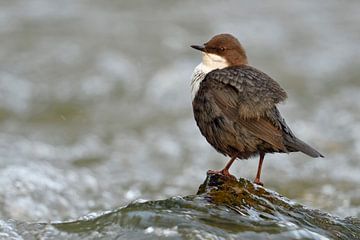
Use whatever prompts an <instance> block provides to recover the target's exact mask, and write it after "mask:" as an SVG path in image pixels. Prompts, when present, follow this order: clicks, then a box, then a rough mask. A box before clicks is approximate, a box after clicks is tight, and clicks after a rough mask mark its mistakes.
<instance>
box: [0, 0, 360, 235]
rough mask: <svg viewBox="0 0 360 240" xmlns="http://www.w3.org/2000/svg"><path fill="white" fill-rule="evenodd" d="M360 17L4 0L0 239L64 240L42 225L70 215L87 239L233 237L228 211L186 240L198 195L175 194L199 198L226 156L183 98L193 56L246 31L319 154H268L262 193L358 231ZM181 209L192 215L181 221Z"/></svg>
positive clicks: (229, 7) (252, 50)
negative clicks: (222, 37)
mask: <svg viewBox="0 0 360 240" xmlns="http://www.w3.org/2000/svg"><path fill="white" fill-rule="evenodd" d="M359 8H360V3H359V2H358V1H347V2H346V3H345V2H341V1H335V0H331V1H326V2H325V1H316V2H314V1H296V2H294V1H291V2H290V1H285V0H277V1H271V2H263V1H251V2H250V1H226V2H225V1H224V2H219V1H165V0H163V1H160V0H159V1H155V0H154V1H145V0H141V1H125V0H124V1H116V0H108V1H95V0H63V1H56V0H2V1H1V2H0V43H1V44H0V238H1V237H3V238H4V239H9V238H13V239H28V238H29V239H31V237H34V236H35V238H36V236H48V238H49V239H51V238H54V239H57V238H61V236H62V234H64V236H63V238H64V239H66V237H68V236H67V235H66V234H65V233H64V232H62V231H60V230H58V229H57V228H56V225H52V224H44V223H47V222H57V223H59V224H61V223H62V222H64V221H65V222H69V221H70V222H71V221H73V220H76V219H85V220H84V221H83V222H82V223H83V224H79V225H77V224H74V225H71V229H73V230H72V231H75V232H76V231H84V229H87V230H88V233H87V234H88V235H86V236H87V237H88V238H96V234H97V233H98V232H99V231H98V230H97V228H98V227H99V228H101V229H102V230H101V232H102V231H108V232H106V234H105V233H104V232H102V233H101V234H102V235H101V236H113V238H116V236H118V238H119V239H121V234H122V233H124V232H126V234H125V235H123V236H124V237H126V238H131V236H133V238H144V239H147V237H149V235H148V233H151V234H153V235H151V236H157V237H159V236H160V237H161V236H162V237H169V238H170V237H174V238H181V237H184V238H186V237H187V236H192V237H193V238H199V239H201V238H203V239H207V238H209V239H211V238H212V237H213V236H216V235H217V233H219V236H220V235H221V236H222V237H223V238H227V237H226V236H228V237H229V238H230V237H231V234H232V233H233V232H232V230H231V229H229V228H228V226H227V224H226V223H227V222H226V221H225V223H224V222H221V221H216V219H217V218H218V216H219V214H220V215H223V214H226V212H227V211H226V210H224V209H220V210H219V211H220V212H217V213H214V215H208V214H205V215H206V216H204V218H205V219H207V220H206V221H207V222H211V226H213V227H212V228H205V227H204V228H201V227H197V226H198V225H197V224H195V222H197V223H199V222H198V220H191V221H194V222H193V223H194V224H193V226H191V223H190V225H188V226H187V227H188V228H187V231H189V232H191V233H189V234H190V235H181V234H180V235H179V234H178V231H179V227H176V223H179V225H180V223H181V222H183V221H185V220H184V218H185V215H190V216H192V215H194V216H197V212H198V211H200V212H201V213H202V214H204V211H203V210H201V207H199V206H198V205H197V204H198V203H197V202H196V201H193V200H192V198H191V197H190V198H189V199H186V200H183V199H182V198H170V197H173V196H188V195H193V194H194V193H195V192H196V189H197V188H198V186H199V185H200V183H201V182H202V181H203V180H204V177H205V172H206V170H208V169H219V168H221V167H223V165H224V164H225V161H226V158H225V157H223V156H222V155H219V154H218V153H216V152H215V151H214V150H213V149H212V148H211V147H210V146H209V145H208V144H207V142H206V141H205V140H204V139H203V137H202V136H201V135H200V133H199V130H198V129H197V127H196V124H195V122H194V120H193V116H192V109H191V96H190V75H191V73H192V71H193V68H194V67H195V66H196V65H197V64H198V63H199V61H200V54H199V53H198V52H196V51H194V50H193V49H191V48H190V47H189V46H190V45H191V44H201V43H203V42H205V41H207V40H208V39H209V38H210V37H211V36H213V35H214V34H217V33H222V32H230V33H232V34H234V35H235V36H237V37H238V38H239V39H240V41H241V42H242V43H243V45H244V46H245V48H246V49H247V54H248V56H249V61H250V63H251V64H252V65H254V66H256V67H257V68H259V69H261V70H263V71H265V72H266V73H268V74H269V75H270V76H272V77H273V78H274V79H276V80H277V81H278V82H279V83H280V84H281V86H283V88H284V89H286V90H287V92H288V95H289V99H288V100H287V102H286V104H282V105H281V106H280V110H281V112H282V113H283V116H284V117H285V118H286V119H287V122H288V124H289V125H290V127H291V128H292V129H293V131H294V132H295V133H296V134H297V135H298V137H299V138H301V139H303V140H305V141H306V142H308V143H310V144H312V145H313V146H315V147H316V148H317V149H318V150H319V151H320V152H321V153H323V154H324V155H325V158H323V159H311V158H309V157H307V156H305V155H303V154H300V153H294V154H290V155H286V154H274V155H269V156H266V159H265V163H264V169H263V181H264V182H265V185H266V187H267V188H270V189H273V190H274V191H276V192H279V193H280V194H282V195H284V196H286V197H287V198H289V199H292V200H293V201H296V202H298V203H301V204H304V205H306V206H309V207H311V208H318V209H321V211H323V212H329V213H331V214H332V215H334V216H339V217H340V218H341V219H347V218H349V217H351V219H352V220H351V222H350V223H349V224H353V226H355V225H356V224H358V220H357V219H358V218H359V217H360V188H359V186H360V161H359V158H360V124H359V122H360V96H359V92H360V71H359V66H360V48H359V42H360V15H359V14H358V9H359ZM256 165H257V160H256V159H251V160H249V161H239V162H236V163H235V164H234V166H233V167H232V169H231V171H232V173H233V174H234V175H236V176H242V177H245V178H248V179H252V178H253V177H254V175H255V172H256ZM168 198H170V199H168ZM158 199H168V200H165V201H163V202H160V203H159V204H160V209H161V213H162V214H165V215H166V209H168V210H169V215H166V216H164V218H161V217H160V218H159V219H160V220H159V221H157V222H153V221H150V222H148V223H147V224H145V223H141V218H140V220H139V219H138V220H136V217H134V218H132V217H131V218H127V220H126V221H125V220H124V222H121V221H120V220H119V219H117V220H116V219H114V218H113V217H111V216H117V217H119V218H120V219H123V218H124V217H123V216H125V215H126V214H130V215H132V216H133V215H134V216H135V215H137V213H138V212H141V214H143V215H142V216H143V217H144V216H145V218H146V216H149V217H150V216H152V215H153V214H155V213H154V212H153V211H156V210H155V209H157V207H156V206H155V207H154V206H153V205H152V207H154V209H153V210H149V209H151V208H149V204H150V205H151V202H150V203H149V202H147V201H145V200H158ZM133 201H136V203H133ZM144 201H145V202H144ZM184 201H185V202H184ZM188 201H190V203H188ZM179 202H180V203H179ZM155 203H156V204H158V202H155ZM156 204H155V205H156ZM182 204H185V205H186V207H185V209H186V210H184V212H182V213H181V214H172V212H171V211H172V210H171V209H172V208H174V207H176V206H182ZM199 204H200V205H201V204H203V203H202V202H201V203H199ZM134 206H135V207H134ZM181 208H182V207H181ZM199 208H200V210H199ZM134 209H135V210H134ZM104 211H105V214H104ZM134 211H135V212H134ZM159 211H160V210H159ZM124 212H126V214H125V213H124ZM205 213H206V212H205ZM98 216H101V217H100V219H102V220H101V221H104V222H101V223H99V224H100V225H99V226H98V225H97V223H98V222H97V221H90V223H89V224H86V223H87V221H86V219H97V218H96V217H98ZM109 216H110V217H109ZM226 218H227V217H226ZM195 219H198V218H195ZM108 221H110V222H111V221H115V222H117V223H119V224H118V225H117V228H115V227H110V228H106V227H103V226H105V225H106V224H105V223H106V222H108ZM138 221H140V223H141V224H140V223H139V222H138ZM212 221H213V222H212ZM168 222H171V223H172V224H170V223H168ZM122 223H123V224H122ZM109 224H110V223H109ZM199 224H200V223H199ZM234 224H235V225H234V226H233V227H234V228H240V225H239V226H238V225H236V224H238V223H234ZM346 224H348V223H346ZM346 224H345V225H346ZM110 225H111V224H110ZM77 226H78V227H79V229H76V228H77ZM106 226H107V225H106ZM139 226H141V227H139ZM230 228H231V227H230ZM164 229H165V230H166V231H165V230H164ZM251 231H253V232H251ZM220 232H221V234H220ZM255 232H261V228H259V229H257V230H254V229H252V230H250V231H248V232H247V234H248V235H247V236H248V237H249V238H251V237H252V238H254V239H255V238H256V237H255V236H257V235H256V233H255ZM264 232H266V231H265V230H264ZM45 233H46V234H45ZM90 233H91V234H93V235H92V236H90ZM112 233H113V234H112ZM197 233H198V235H197ZM99 234H100V233H99ZM154 234H155V235H154ZM207 234H210V235H207ZM227 234H229V235H227ZM320 234H321V233H320ZM30 236H31V237H30ZM99 236H100V235H99ZM39 238H40V237H39ZM269 238H271V236H270V237H269ZM273 238H274V239H276V238H278V239H281V238H283V239H287V238H286V236H283V235H274V236H273ZM299 238H301V236H300V237H299ZM214 239H216V238H214ZM220 239H221V238H220ZM259 239H261V237H259ZM305 239H306V238H305ZM319 239H320V238H319Z"/></svg>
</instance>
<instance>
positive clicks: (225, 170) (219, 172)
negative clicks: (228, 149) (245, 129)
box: [207, 155, 237, 179]
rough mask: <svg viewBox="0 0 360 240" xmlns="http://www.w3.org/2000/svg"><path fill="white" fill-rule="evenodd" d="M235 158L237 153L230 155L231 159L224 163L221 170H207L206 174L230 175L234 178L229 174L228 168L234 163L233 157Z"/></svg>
mask: <svg viewBox="0 0 360 240" xmlns="http://www.w3.org/2000/svg"><path fill="white" fill-rule="evenodd" d="M236 158H237V155H234V156H233V157H231V159H230V160H229V162H228V163H227V164H226V166H225V167H224V168H223V169H222V170H209V171H208V172H207V173H208V174H222V175H224V176H227V177H231V178H235V179H236V177H234V176H233V175H231V174H230V173H229V168H230V167H231V165H232V164H233V163H234V161H235V159H236Z"/></svg>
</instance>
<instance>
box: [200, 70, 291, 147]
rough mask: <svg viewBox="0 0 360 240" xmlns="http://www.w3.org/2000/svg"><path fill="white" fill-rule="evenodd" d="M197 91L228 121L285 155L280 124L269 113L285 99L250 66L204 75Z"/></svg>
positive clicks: (275, 87) (271, 83)
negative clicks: (203, 94)
mask: <svg viewBox="0 0 360 240" xmlns="http://www.w3.org/2000/svg"><path fill="white" fill-rule="evenodd" d="M200 90H201V91H205V92H207V94H208V96H209V97H211V98H212V100H213V102H214V103H215V104H216V105H217V107H218V108H219V109H220V110H221V111H222V112H223V114H224V115H225V116H226V117H227V118H228V119H229V120H231V121H233V122H236V123H237V124H239V125H241V126H242V127H244V128H246V129H247V130H248V131H249V132H251V133H252V134H253V135H254V136H256V137H258V138H260V139H262V140H264V141H266V142H267V143H269V144H271V145H272V146H273V147H274V148H276V149H278V150H282V151H286V147H285V146H284V143H283V131H282V127H281V124H280V123H279V121H278V120H277V119H276V115H275V114H273V113H272V112H273V111H274V110H275V109H276V106H275V105H276V104H277V103H279V102H281V101H284V100H285V99H286V97H287V96H286V92H285V91H284V90H283V89H282V88H281V87H280V85H279V84H278V83H277V82H275V81H274V80H273V79H271V78H270V77H269V76H268V75H266V74H265V73H263V72H261V71H259V70H257V69H255V68H252V67H250V66H237V67H228V68H224V69H219V70H214V71H212V72H210V73H209V74H207V75H206V77H205V79H204V80H203V81H202V83H201V85H200Z"/></svg>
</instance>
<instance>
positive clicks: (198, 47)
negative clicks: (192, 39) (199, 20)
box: [190, 45, 205, 52]
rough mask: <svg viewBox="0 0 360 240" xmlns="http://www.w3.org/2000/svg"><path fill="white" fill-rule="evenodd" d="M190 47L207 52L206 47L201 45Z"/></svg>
mask: <svg viewBox="0 0 360 240" xmlns="http://www.w3.org/2000/svg"><path fill="white" fill-rule="evenodd" d="M190 47H192V48H194V49H196V50H199V51H202V52H205V47H204V46H199V45H191V46H190Z"/></svg>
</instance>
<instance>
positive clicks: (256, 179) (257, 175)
mask: <svg viewBox="0 0 360 240" xmlns="http://www.w3.org/2000/svg"><path fill="white" fill-rule="evenodd" d="M264 157H265V153H260V159H259V165H258V170H257V173H256V177H255V180H254V183H255V184H258V185H261V186H264V184H263V183H262V182H261V181H260V175H261V167H262V164H263V161H264Z"/></svg>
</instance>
